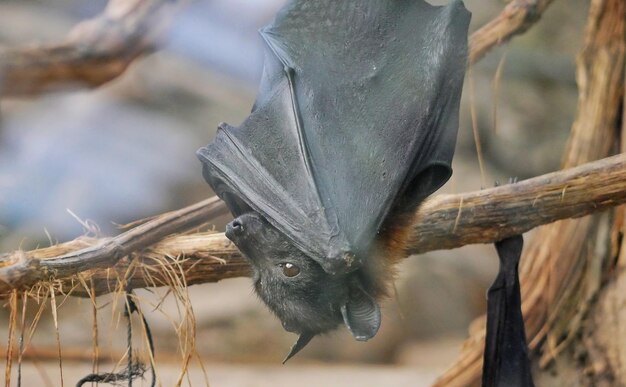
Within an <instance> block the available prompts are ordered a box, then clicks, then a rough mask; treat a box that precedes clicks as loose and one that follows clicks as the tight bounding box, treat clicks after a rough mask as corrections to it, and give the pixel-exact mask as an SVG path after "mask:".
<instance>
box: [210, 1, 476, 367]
mask: <svg viewBox="0 0 626 387" xmlns="http://www.w3.org/2000/svg"><path fill="white" fill-rule="evenodd" d="M469 20H470V13H469V12H468V11H467V10H466V9H465V7H464V6H463V3H462V2H461V1H460V0H454V1H452V2H451V3H450V4H449V5H447V6H432V5H430V4H428V3H427V2H425V1H423V0H316V1H307V0H292V1H289V2H288V3H287V5H285V6H284V7H283V8H282V9H281V10H280V11H279V12H278V14H277V15H276V17H275V19H274V21H273V22H272V23H270V24H269V25H268V26H266V27H264V28H262V29H261V30H260V34H261V37H262V38H263V40H264V43H265V62H264V70H263V74H262V79H261V84H260V87H259V92H258V95H257V98H256V101H255V104H254V106H253V108H252V112H251V114H250V116H249V117H248V118H247V119H246V120H245V121H244V122H243V124H241V126H239V127H232V126H229V125H227V124H220V126H219V128H218V132H217V135H216V138H215V140H214V141H213V142H212V143H211V144H209V145H208V146H206V147H205V148H202V149H200V150H199V151H198V157H199V158H200V160H201V161H202V163H203V175H204V177H205V179H206V181H207V182H208V183H209V184H210V185H211V187H212V188H213V189H214V191H215V192H216V194H217V195H218V196H219V197H220V198H222V199H223V200H224V201H225V202H226V204H227V205H228V207H229V209H230V211H231V212H232V214H233V215H234V216H235V217H236V219H235V220H234V221H232V222H231V223H230V224H229V225H228V226H227V229H226V236H227V237H228V238H229V239H230V240H232V241H233V242H234V243H235V244H236V245H237V247H238V248H239V249H240V250H241V252H242V253H243V255H244V256H245V257H246V258H247V259H248V260H249V262H250V264H251V266H252V271H253V281H254V288H255V290H256V292H257V294H258V295H259V296H260V298H261V299H262V300H263V301H264V302H265V303H266V304H267V306H268V307H269V308H270V309H271V310H272V311H273V312H274V314H276V316H277V317H278V318H279V319H280V320H281V322H282V324H283V327H284V328H285V329H286V330H287V331H290V332H294V333H297V334H299V335H300V336H299V339H298V341H297V342H296V344H295V345H294V346H293V348H292V349H291V351H290V353H289V355H288V356H287V359H289V358H290V357H291V356H293V355H295V354H296V353H297V352H298V351H300V350H301V349H302V348H303V347H304V346H305V345H306V344H307V343H308V342H309V341H310V340H311V339H312V338H313V337H314V336H315V335H317V334H320V333H324V332H328V331H330V330H332V329H335V328H336V327H338V326H339V325H341V324H345V326H346V327H347V328H348V329H349V330H350V332H351V333H352V335H353V336H354V338H355V339H357V340H368V339H370V338H372V337H374V335H375V334H376V332H377V331H378V328H379V326H380V320H381V317H380V308H379V306H378V302H377V300H379V299H380V298H381V297H383V296H385V295H386V294H387V286H388V284H389V283H390V282H391V280H392V277H393V264H394V263H395V261H396V260H397V259H398V258H399V257H401V256H403V255H404V254H405V250H406V248H405V246H406V245H407V239H408V228H407V225H408V224H409V223H410V222H411V219H412V214H413V212H414V210H415V208H416V206H417V205H418V204H419V203H420V202H422V201H423V199H424V198H426V197H427V196H428V195H430V194H431V193H432V192H434V191H435V190H437V189H438V188H439V187H441V186H442V185H443V184H444V183H445V182H446V181H447V180H448V178H449V177H450V174H451V167H450V163H451V159H452V155H453V153H454V147H455V143H456V134H457V130H458V113H459V100H460V97H461V89H462V84H463V77H464V73H465V67H466V62H467V30H468V25H469ZM287 359H285V361H286V360H287Z"/></svg>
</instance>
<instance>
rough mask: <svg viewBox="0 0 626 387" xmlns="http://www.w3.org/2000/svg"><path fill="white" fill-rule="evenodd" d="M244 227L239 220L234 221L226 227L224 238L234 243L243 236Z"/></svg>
mask: <svg viewBox="0 0 626 387" xmlns="http://www.w3.org/2000/svg"><path fill="white" fill-rule="evenodd" d="M243 232H244V227H243V223H242V222H241V221H240V220H239V219H235V220H233V221H232V222H230V223H228V224H227V225H226V232H225V234H226V238H228V239H230V240H231V241H234V240H235V239H237V238H238V237H240V236H241V235H243Z"/></svg>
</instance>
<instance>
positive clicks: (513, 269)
mask: <svg viewBox="0 0 626 387" xmlns="http://www.w3.org/2000/svg"><path fill="white" fill-rule="evenodd" d="M523 244H524V239H523V238H522V236H521V235H516V236H513V237H510V238H507V239H504V240H502V241H500V242H497V243H496V249H497V250H498V256H499V258H500V271H499V272H498V276H497V277H496V280H495V281H494V282H493V285H491V287H490V288H489V292H488V293H487V297H488V305H487V336H486V340H485V353H484V358H483V360H484V362H483V382H482V386H483V387H533V386H534V384H533V378H532V373H531V367H530V360H529V358H528V346H527V345H526V333H525V329H524V318H523V316H522V299H521V295H520V282H519V274H518V265H519V260H520V256H521V254H522V246H523Z"/></svg>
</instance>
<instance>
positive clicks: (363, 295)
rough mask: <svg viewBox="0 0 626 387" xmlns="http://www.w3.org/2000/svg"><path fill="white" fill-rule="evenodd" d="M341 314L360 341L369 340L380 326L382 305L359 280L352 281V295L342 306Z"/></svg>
mask: <svg viewBox="0 0 626 387" xmlns="http://www.w3.org/2000/svg"><path fill="white" fill-rule="evenodd" d="M341 314H342V315H343V322H344V323H345V324H346V327H348V329H349V330H350V332H351V333H352V336H354V338H355V339H357V340H359V341H367V340H369V339H371V338H372V337H374V336H376V333H377V332H378V328H380V307H379V306H378V304H377V303H376V300H375V299H374V298H373V297H372V296H370V295H369V294H367V292H366V291H365V290H363V288H362V287H361V285H360V284H358V281H353V282H351V283H350V296H349V298H348V302H346V304H345V305H343V306H342V307H341Z"/></svg>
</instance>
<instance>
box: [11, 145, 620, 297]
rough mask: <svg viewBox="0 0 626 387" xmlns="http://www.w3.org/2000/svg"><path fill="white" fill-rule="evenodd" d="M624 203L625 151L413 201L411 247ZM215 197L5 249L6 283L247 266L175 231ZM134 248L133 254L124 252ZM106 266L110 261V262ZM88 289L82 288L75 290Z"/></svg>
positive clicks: (209, 212) (153, 282) (214, 243)
mask: <svg viewBox="0 0 626 387" xmlns="http://www.w3.org/2000/svg"><path fill="white" fill-rule="evenodd" d="M622 203H626V154H622V155H617V156H614V157H610V158H606V159H603V160H600V161H596V162H593V163H589V164H585V165H582V166H580V167H577V168H572V169H569V170H564V171H560V172H555V173H550V174H547V175H543V176H539V177H536V178H533V179H529V180H525V181H522V182H519V183H515V184H508V185H505V186H501V187H496V188H491V189H486V190H482V191H477V192H470V193H465V194H455V195H438V196H435V197H433V198H430V199H428V200H426V201H425V202H424V204H423V205H422V206H421V207H420V208H419V209H418V210H417V212H416V214H415V218H414V222H413V226H412V238H411V240H412V242H411V246H410V251H409V253H423V252H427V251H431V250H438V249H451V248H455V247H460V246H463V245H466V244H472V243H491V242H495V241H498V240H500V239H502V238H505V237H507V236H511V235H516V234H519V233H522V232H524V231H527V230H530V229H531V228H534V227H537V226H539V225H541V224H546V223H551V222H554V221H556V220H559V219H564V218H570V217H580V216H584V215H588V214H591V213H594V212H598V211H602V210H604V209H607V208H610V207H612V206H616V205H619V204H622ZM224 212H225V210H224V207H223V206H222V205H220V203H219V201H217V200H216V199H215V198H213V199H209V200H206V201H204V202H201V203H198V204H196V205H193V206H190V207H187V208H184V209H181V210H178V211H174V212H171V213H168V214H165V215H162V216H159V217H157V218H155V219H153V220H151V221H148V222H146V223H143V224H141V225H139V226H137V227H135V228H133V229H131V230H129V231H127V232H125V233H122V234H120V235H119V236H117V237H115V238H106V239H96V238H79V239H77V240H75V241H72V242H68V243H63V244H59V245H56V246H52V247H48V248H44V249H38V250H33V251H28V252H24V251H15V252H12V253H8V254H4V255H3V256H2V258H1V259H0V293H1V294H7V293H8V292H9V291H10V290H11V289H13V288H16V287H17V288H21V289H29V288H31V287H32V286H34V285H36V284H37V283H38V282H39V281H41V280H45V279H50V278H54V279H56V280H59V281H61V283H62V285H63V287H64V288H65V289H66V290H68V289H72V288H75V286H76V284H77V283H79V281H78V277H76V274H78V273H81V272H82V273H83V274H84V275H86V276H88V277H89V278H90V279H91V280H92V281H93V283H94V287H95V289H96V291H97V292H98V293H99V294H101V293H106V292H108V291H111V290H112V289H115V288H116V287H117V286H118V283H119V281H120V279H127V280H128V281H129V284H130V286H131V287H136V288H138V287H150V286H161V285H165V284H168V283H170V282H168V281H170V280H171V276H172V272H176V273H184V274H185V280H186V283H187V284H188V285H190V284H195V283H203V282H215V281H219V280H221V279H224V278H231V277H238V276H245V275H248V273H249V268H248V265H247V263H246V262H245V260H244V259H243V258H242V257H241V255H240V254H239V252H238V250H237V248H236V247H235V246H234V245H233V244H232V243H231V242H230V241H229V240H228V239H226V237H225V236H224V234H221V233H220V234H217V233H196V234H191V235H178V236H170V237H167V238H166V239H163V240H161V241H160V242H158V243H156V244H155V242H156V241H158V240H160V239H161V238H163V237H164V236H165V235H170V234H171V233H174V232H184V231H187V230H189V229H191V228H193V227H197V226H198V225H199V224H201V223H204V222H206V221H207V220H208V219H210V218H211V217H212V216H216V215H217V214H223V213H224ZM126 255H129V256H130V259H128V258H125V259H121V260H120V258H122V257H124V256H126ZM108 268H110V269H108ZM81 292H82V294H84V291H83V290H77V293H75V294H81Z"/></svg>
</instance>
